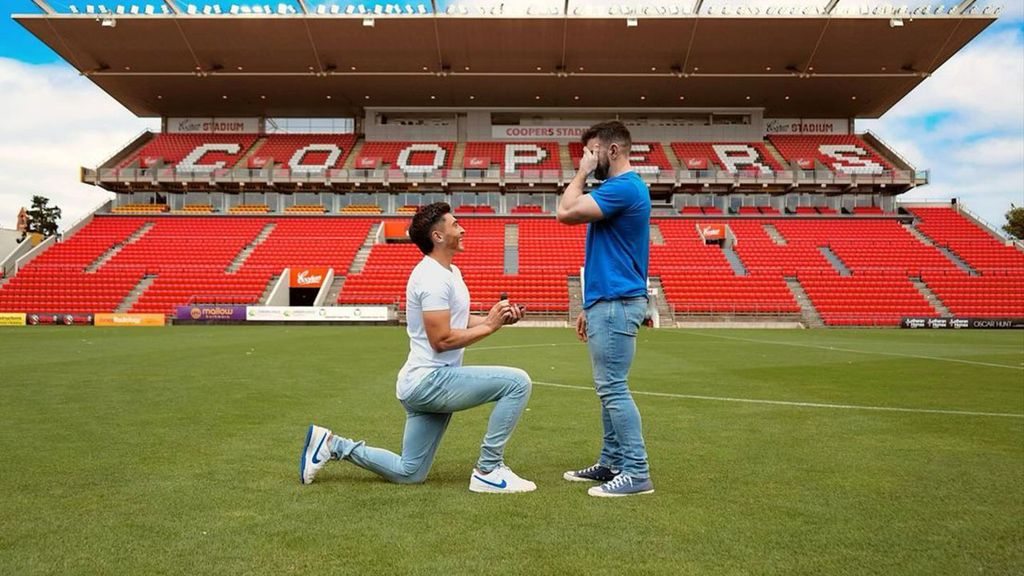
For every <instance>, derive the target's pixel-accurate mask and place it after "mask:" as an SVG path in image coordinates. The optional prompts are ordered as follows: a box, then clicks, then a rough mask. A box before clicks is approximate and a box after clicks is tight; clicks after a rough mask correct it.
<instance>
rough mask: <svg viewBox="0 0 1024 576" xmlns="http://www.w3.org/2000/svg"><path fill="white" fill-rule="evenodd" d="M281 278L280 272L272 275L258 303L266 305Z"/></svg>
mask: <svg viewBox="0 0 1024 576" xmlns="http://www.w3.org/2000/svg"><path fill="white" fill-rule="evenodd" d="M334 278H335V279H337V278H338V277H337V276H335V277H334ZM280 279H281V275H280V274H273V275H271V276H270V280H268V281H267V285H266V287H264V288H263V293H262V294H260V298H259V300H257V301H256V304H257V305H259V306H266V304H267V300H269V299H270V293H271V292H273V291H274V286H277V281H278V280H280Z"/></svg>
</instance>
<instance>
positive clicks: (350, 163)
mask: <svg viewBox="0 0 1024 576" xmlns="http://www.w3.org/2000/svg"><path fill="white" fill-rule="evenodd" d="M364 142H366V140H363V139H362V138H359V139H357V140H356V142H355V144H353V145H352V151H351V152H349V154H348V157H347V158H345V163H344V164H342V165H341V167H342V168H344V169H345V170H354V169H355V167H356V159H357V158H359V154H360V153H362V151H363V143H364Z"/></svg>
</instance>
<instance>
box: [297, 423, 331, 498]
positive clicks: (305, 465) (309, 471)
mask: <svg viewBox="0 0 1024 576" xmlns="http://www.w3.org/2000/svg"><path fill="white" fill-rule="evenodd" d="M330 435H331V431H330V430H328V429H327V428H321V427H319V426H316V425H315V424H310V425H309V430H307V431H306V444H305V445H304V446H303V447H302V456H300V457H299V482H301V483H302V484H309V483H311V482H312V481H313V477H314V476H316V473H317V472H319V471H320V469H321V468H323V467H324V464H327V461H328V460H330V459H331V449H330V447H329V446H327V437H328V436H330Z"/></svg>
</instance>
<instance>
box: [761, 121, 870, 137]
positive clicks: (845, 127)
mask: <svg viewBox="0 0 1024 576" xmlns="http://www.w3.org/2000/svg"><path fill="white" fill-rule="evenodd" d="M764 133H765V134H768V135H772V134H849V133H850V121H849V120H847V119H845V118H765V119H764Z"/></svg>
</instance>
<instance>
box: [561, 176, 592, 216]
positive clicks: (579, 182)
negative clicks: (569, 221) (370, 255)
mask: <svg viewBox="0 0 1024 576" xmlns="http://www.w3.org/2000/svg"><path fill="white" fill-rule="evenodd" d="M586 184H587V175H586V174H585V173H583V171H582V170H578V171H576V175H575V176H573V178H572V182H569V185H568V186H566V187H565V190H564V191H563V192H562V198H561V200H559V202H558V214H559V216H565V215H566V214H568V213H569V212H571V211H572V209H573V206H575V205H576V201H577V200H579V199H580V196H582V195H583V187H584V186H585V185H586Z"/></svg>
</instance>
